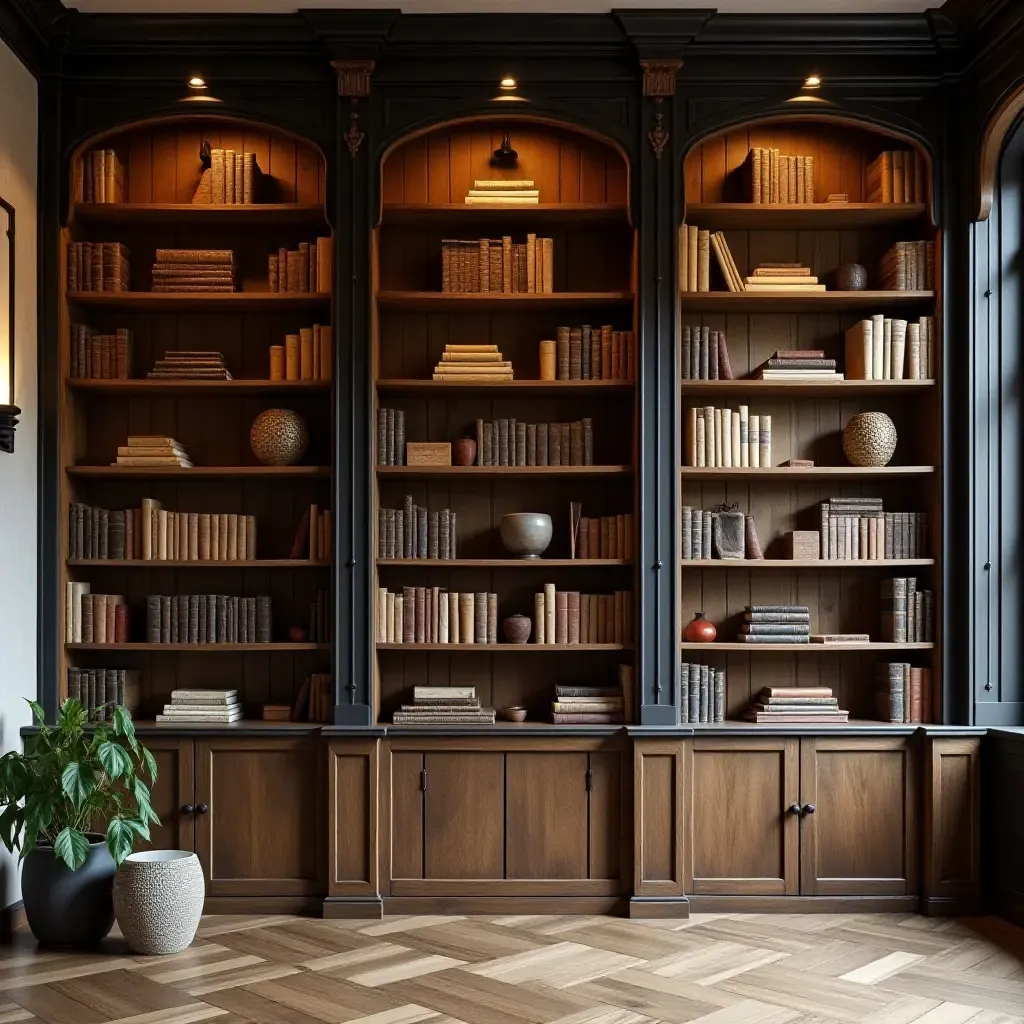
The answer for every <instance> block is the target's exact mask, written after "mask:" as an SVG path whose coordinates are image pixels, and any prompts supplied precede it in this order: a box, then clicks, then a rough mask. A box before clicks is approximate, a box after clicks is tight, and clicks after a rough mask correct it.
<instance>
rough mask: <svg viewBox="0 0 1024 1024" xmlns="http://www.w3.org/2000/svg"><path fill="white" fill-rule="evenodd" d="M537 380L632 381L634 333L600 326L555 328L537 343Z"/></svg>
mask: <svg viewBox="0 0 1024 1024" xmlns="http://www.w3.org/2000/svg"><path fill="white" fill-rule="evenodd" d="M540 379H541V380H635V379H636V335H635V334H634V333H633V332H632V331H617V330H615V329H614V328H613V327H612V326H611V325H610V324H605V325H604V326H603V327H591V325H590V324H583V325H582V326H581V327H559V328H557V329H556V331H555V340H554V341H542V342H541V343H540Z"/></svg>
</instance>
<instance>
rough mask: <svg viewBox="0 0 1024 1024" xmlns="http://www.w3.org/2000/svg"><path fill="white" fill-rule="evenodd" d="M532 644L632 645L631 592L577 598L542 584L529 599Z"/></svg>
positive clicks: (619, 591) (568, 591)
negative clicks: (531, 603)
mask: <svg viewBox="0 0 1024 1024" xmlns="http://www.w3.org/2000/svg"><path fill="white" fill-rule="evenodd" d="M533 642H534V643H535V644H623V645H625V646H629V645H630V644H632V643H633V592H632V591H630V590H616V591H615V592H614V593H612V594H581V593H580V592H579V591H578V590H556V589H555V585H554V583H545V584H544V590H543V591H538V592H537V593H536V594H534V595H533Z"/></svg>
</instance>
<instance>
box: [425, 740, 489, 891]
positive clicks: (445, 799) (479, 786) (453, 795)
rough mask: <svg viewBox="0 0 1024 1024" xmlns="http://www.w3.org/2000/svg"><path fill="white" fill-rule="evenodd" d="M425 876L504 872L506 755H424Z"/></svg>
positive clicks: (471, 875) (459, 876)
mask: <svg viewBox="0 0 1024 1024" xmlns="http://www.w3.org/2000/svg"><path fill="white" fill-rule="evenodd" d="M423 763H424V767H425V768H426V771H427V780H426V782H427V789H426V793H425V795H424V801H423V816H424V822H423V833H424V868H425V870H424V876H425V877H426V878H501V877H502V876H503V875H504V867H505V864H504V859H505V858H504V854H505V849H504V848H505V799H504V796H505V755H504V754H501V753H489V752H476V751H473V752H465V753H463V752H459V753H433V752H431V753H428V754H425V755H424V757H423Z"/></svg>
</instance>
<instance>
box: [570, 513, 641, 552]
mask: <svg viewBox="0 0 1024 1024" xmlns="http://www.w3.org/2000/svg"><path fill="white" fill-rule="evenodd" d="M573 558H580V559H584V558H624V559H626V560H627V561H631V560H632V558H633V513H632V512H620V513H619V514H618V515H614V516H580V519H579V523H578V524H577V528H576V543H575V546H574V548H573Z"/></svg>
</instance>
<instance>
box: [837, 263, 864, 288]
mask: <svg viewBox="0 0 1024 1024" xmlns="http://www.w3.org/2000/svg"><path fill="white" fill-rule="evenodd" d="M867 286H868V272H867V271H866V270H865V269H864V267H862V266H861V265H860V264H859V263H844V264H843V265H842V266H841V267H839V269H838V270H836V290H837V291H841V292H862V291H864V289H865V288H867Z"/></svg>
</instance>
